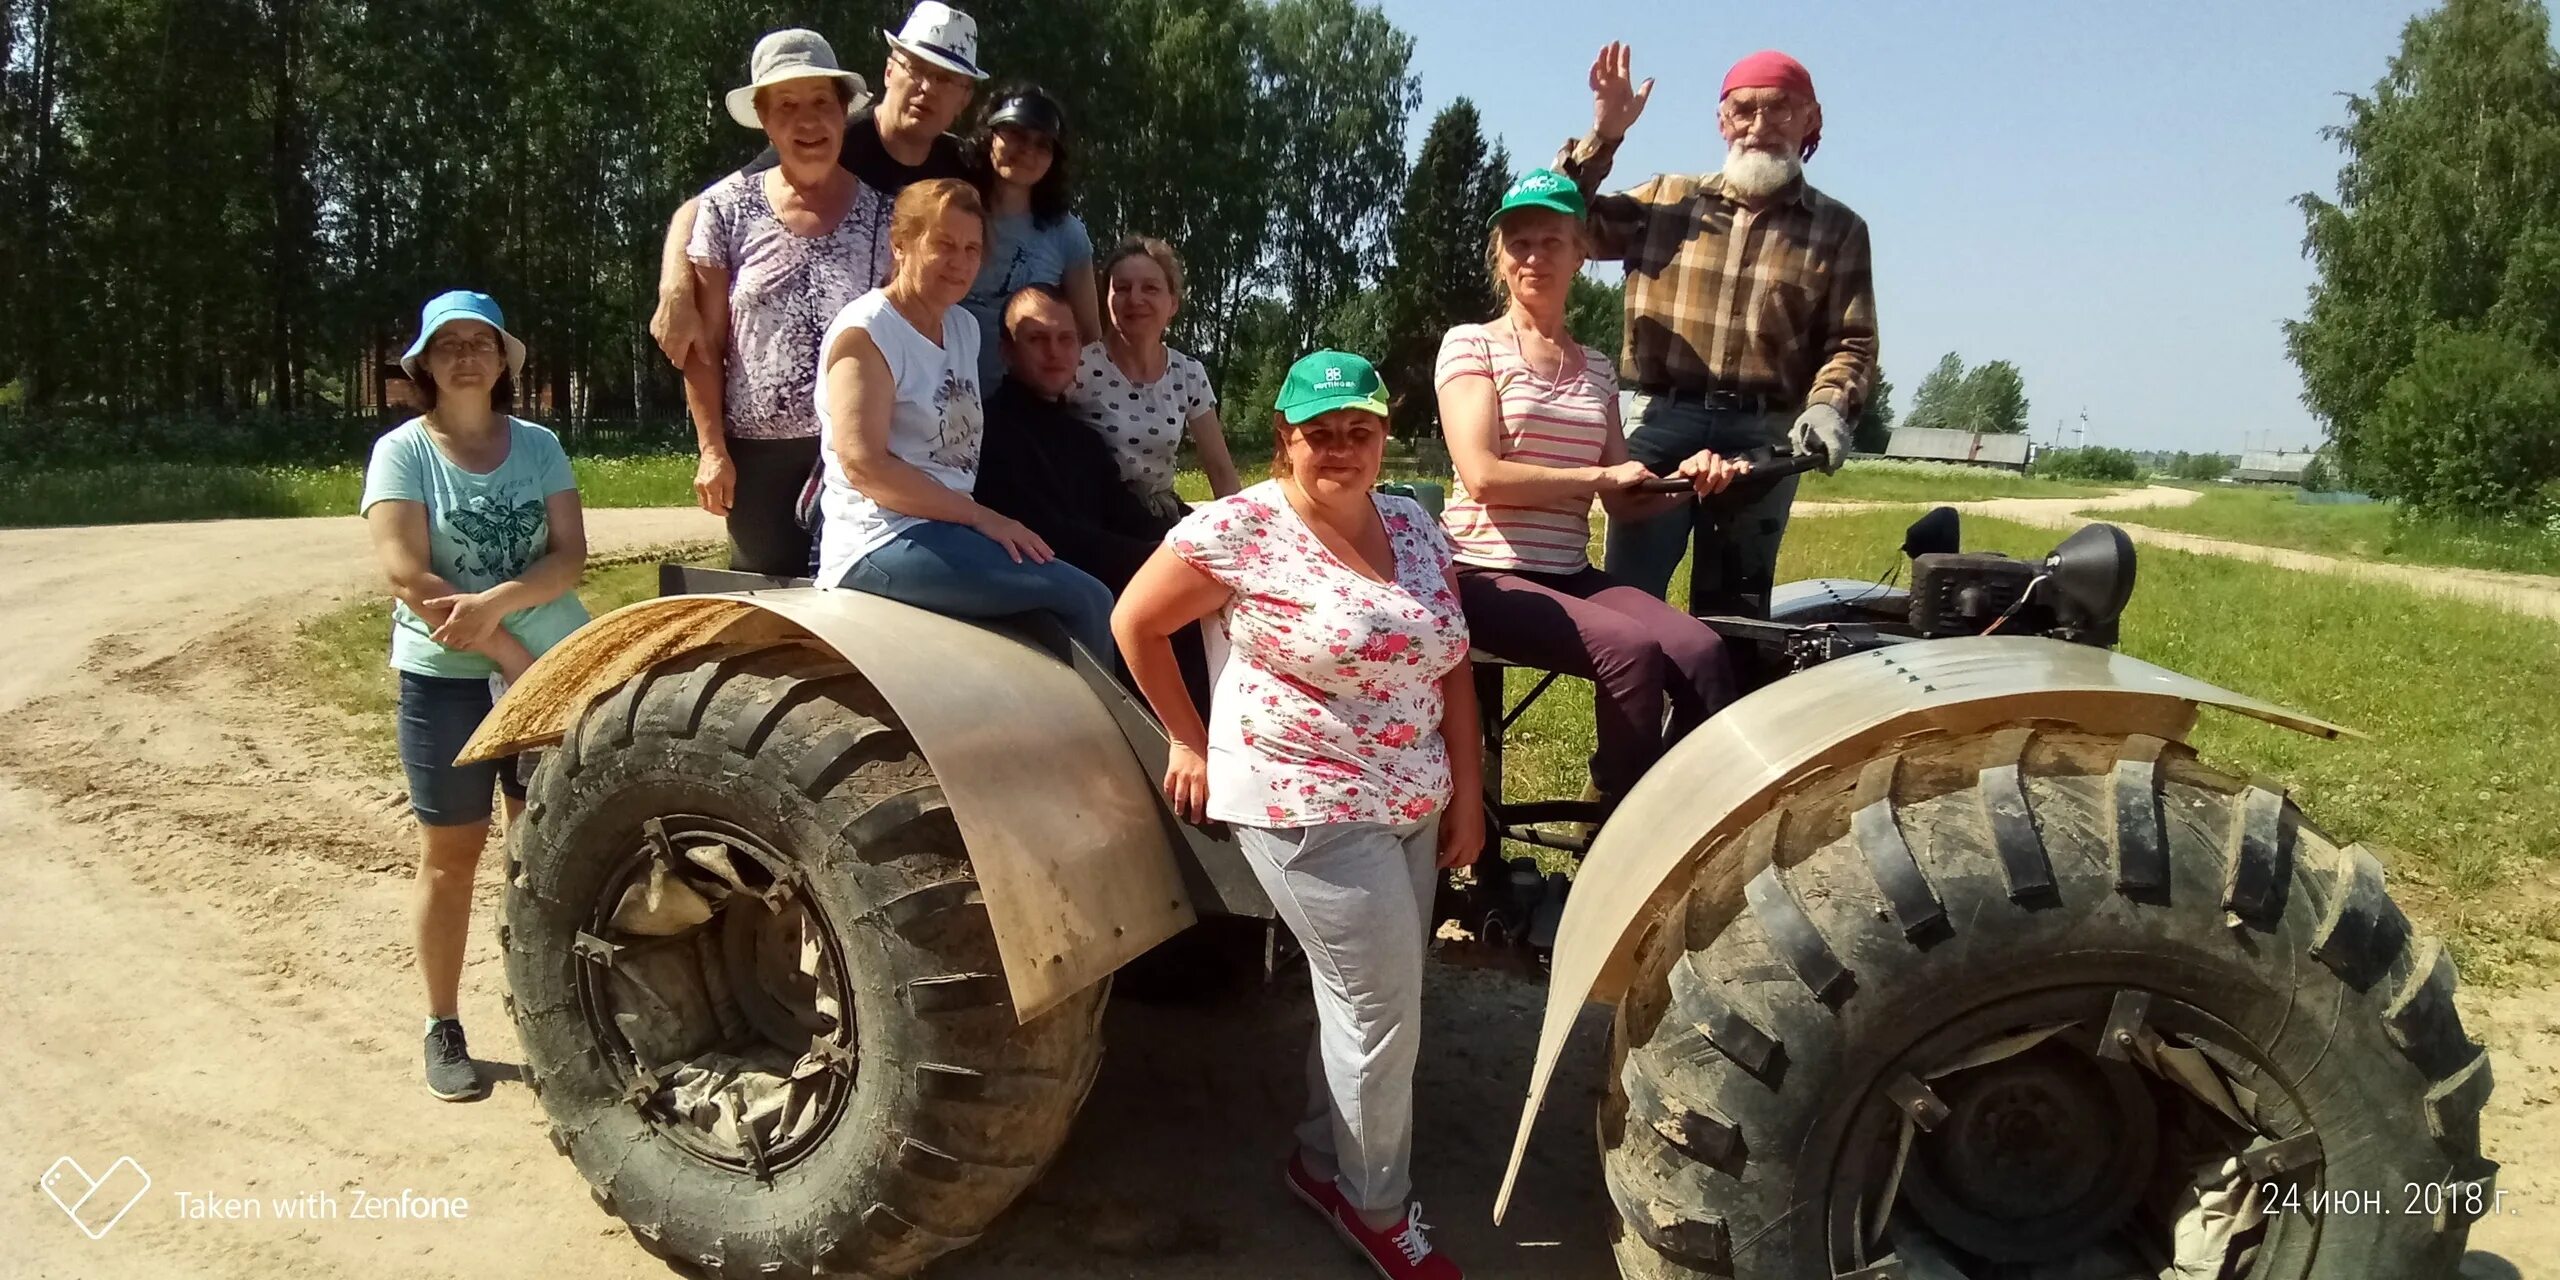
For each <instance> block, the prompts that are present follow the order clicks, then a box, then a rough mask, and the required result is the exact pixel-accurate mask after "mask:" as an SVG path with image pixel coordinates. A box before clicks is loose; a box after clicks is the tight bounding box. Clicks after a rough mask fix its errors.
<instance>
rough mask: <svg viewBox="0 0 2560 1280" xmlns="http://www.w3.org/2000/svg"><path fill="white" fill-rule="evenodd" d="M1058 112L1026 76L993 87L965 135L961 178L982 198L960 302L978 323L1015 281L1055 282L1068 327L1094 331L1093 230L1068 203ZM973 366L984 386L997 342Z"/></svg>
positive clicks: (998, 306)
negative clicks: (979, 253)
mask: <svg viewBox="0 0 2560 1280" xmlns="http://www.w3.org/2000/svg"><path fill="white" fill-rule="evenodd" d="M1066 130H1067V118H1066V113H1065V111H1063V110H1062V109H1060V107H1059V106H1058V100H1057V99H1055V98H1052V97H1050V96H1049V95H1048V94H1047V93H1046V92H1044V91H1042V90H1041V89H1039V88H1037V87H1035V86H1029V85H1022V86H1015V87H1011V88H1008V89H1006V90H1004V91H1003V92H1001V93H998V94H997V95H996V98H995V104H994V106H993V107H992V108H990V109H989V110H988V112H987V118H986V120H985V122H983V123H982V124H980V125H979V126H978V131H977V133H976V134H975V135H973V136H972V137H971V138H970V139H969V150H968V161H969V169H970V174H969V178H970V181H971V182H973V183H975V184H976V185H977V188H978V191H979V194H981V195H982V196H984V197H985V199H986V202H987V260H986V265H985V266H983V267H981V268H980V269H979V271H978V282H977V283H976V284H975V285H972V286H971V287H970V289H969V297H968V300H967V301H965V302H963V303H961V305H962V306H964V307H967V308H968V309H969V314H971V315H973V316H976V317H977V318H978V330H979V332H981V333H985V334H995V333H998V332H1001V331H1002V330H1003V327H1004V325H1003V319H1004V307H1005V303H1006V302H1007V301H1009V300H1011V299H1012V297H1013V295H1014V294H1015V293H1017V292H1020V291H1021V290H1022V289H1024V288H1026V287H1028V286H1031V285H1035V284H1046V285H1055V286H1057V287H1058V289H1059V290H1060V291H1061V292H1063V293H1065V294H1066V295H1067V305H1068V307H1069V308H1071V309H1072V310H1073V311H1074V312H1075V317H1076V334H1077V336H1078V337H1080V338H1082V339H1083V340H1084V341H1085V342H1088V343H1091V342H1099V341H1101V340H1102V304H1101V302H1100V301H1099V298H1098V295H1097V293H1096V292H1095V290H1094V285H1093V237H1092V236H1090V235H1088V234H1087V233H1086V232H1085V228H1084V219H1082V218H1079V217H1077V216H1076V215H1075V214H1074V213H1073V212H1071V211H1069V209H1068V204H1069V196H1068V192H1067V141H1066ZM978 367H979V373H980V374H981V375H982V376H983V378H984V379H985V380H984V382H983V384H982V385H984V386H989V387H992V386H994V385H995V384H996V383H997V382H998V381H1000V380H1001V379H1002V378H1003V376H1004V357H1003V355H1002V354H1001V344H999V343H997V342H994V341H989V342H987V343H986V344H984V345H983V346H982V347H981V348H980V351H979V361H978Z"/></svg>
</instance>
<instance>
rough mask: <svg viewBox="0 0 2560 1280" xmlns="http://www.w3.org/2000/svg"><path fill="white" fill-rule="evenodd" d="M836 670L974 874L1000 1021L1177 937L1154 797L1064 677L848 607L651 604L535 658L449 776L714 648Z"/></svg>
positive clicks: (746, 598)
mask: <svg viewBox="0 0 2560 1280" xmlns="http://www.w3.org/2000/svg"><path fill="white" fill-rule="evenodd" d="M781 643H798V644H805V645H810V646H813V647H815V648H818V649H821V650H824V651H827V652H831V653H833V654H835V655H836V656H838V657H840V658H842V659H843V660H844V661H846V662H848V663H851V664H852V665H853V666H854V668H855V669H856V670H859V671H860V672H861V673H862V675H863V678H864V679H866V680H868V681H870V682H871V686H872V687H873V688H874V689H876V690H878V691H879V693H880V696H881V698H882V699H883V700H885V701H886V702H887V703H888V704H889V708H890V710H892V711H894V712H895V713H896V714H897V717H898V719H899V721H900V722H901V723H902V724H904V725H905V727H906V729H907V732H908V733H909V734H910V735H912V736H913V737H914V739H915V743H916V747H917V749H918V750H920V751H922V752H923V753H924V758H925V760H926V762H927V763H929V764H931V765H932V766H933V772H934V776H935V779H936V780H937V781H938V782H939V783H940V784H941V787H942V794H943V799H944V800H945V802H946V803H947V804H948V805H949V806H950V809H951V816H952V820H953V821H954V822H955V823H956V824H957V825H958V826H959V828H960V837H961V840H962V841H963V842H964V843H965V844H966V846H967V848H968V851H969V861H970V864H971V866H972V867H973V868H974V869H975V870H976V872H977V877H978V885H979V889H980V891H981V895H982V896H983V898H984V899H985V902H986V907H987V917H988V921H989V923H990V924H991V925H992V926H993V927H994V930H995V935H996V948H997V951H998V952H999V954H1000V955H1001V956H1002V957H1003V960H1004V971H1005V974H1004V976H1005V981H1006V984H1007V985H1008V986H1009V987H1010V988H1011V990H1012V993H1013V1003H1014V1012H1015V1016H1017V1017H1018V1018H1020V1019H1021V1020H1023V1021H1026V1022H1027V1021H1029V1020H1031V1019H1032V1018H1034V1017H1037V1016H1039V1015H1040V1014H1041V1013H1042V1012H1044V1011H1046V1010H1048V1009H1050V1008H1052V1007H1054V1006H1055V1005H1057V1003H1058V1002H1059V1001H1062V1000H1064V999H1066V998H1067V997H1069V996H1071V995H1074V994H1075V993H1076V992H1078V991H1081V990H1083V989H1084V988H1086V987H1088V986H1091V985H1092V984H1093V983H1095V982H1098V981H1100V980H1101V979H1103V978H1104V977H1106V976H1108V975H1109V974H1111V973H1112V972H1113V971H1114V970H1116V969H1118V968H1119V967H1120V966H1121V965H1123V964H1126V963H1127V962H1128V961H1130V960H1131V959H1134V958H1136V957H1137V956H1138V955H1139V954H1141V953H1143V952H1145V951H1146V950H1147V949H1148V948H1150V947H1153V946H1154V945H1156V944H1157V943H1159V942H1162V941H1164V940H1165V939H1167V938H1170V937H1172V936H1173V935H1174V934H1177V933H1180V932H1181V931H1182V930H1184V929H1186V928H1189V927H1190V926H1191V923H1192V920H1193V914H1192V906H1191V899H1190V895H1189V894H1188V893H1187V892H1186V891H1185V890H1184V888H1183V884H1182V878H1181V875H1180V873H1179V871H1178V870H1177V868H1176V866H1175V863H1174V855H1173V847H1172V845H1171V843H1170V842H1169V841H1168V840H1167V839H1166V835H1165V831H1166V825H1165V822H1164V819H1163V817H1162V815H1161V813H1160V812H1159V808H1158V805H1157V802H1156V798H1155V787H1154V785H1153V784H1152V782H1151V780H1150V779H1149V778H1148V776H1147V773H1146V771H1145V770H1144V769H1143V768H1142V767H1141V766H1140V765H1139V763H1138V759H1137V757H1136V756H1135V755H1134V754H1132V753H1131V751H1130V749H1129V744H1128V741H1127V740H1126V739H1124V738H1123V737H1121V735H1120V731H1119V728H1118V726H1117V725H1116V724H1114V722H1113V721H1112V719H1111V715H1110V713H1109V712H1108V711H1106V710H1105V709H1104V708H1103V706H1102V704H1101V702H1100V701H1099V700H1097V699H1096V698H1095V697H1094V695H1093V691H1092V690H1091V689H1089V688H1087V687H1086V686H1085V684H1084V682H1083V681H1082V680H1080V679H1078V678H1077V676H1076V674H1075V672H1074V670H1073V669H1071V668H1070V667H1068V666H1067V665H1066V664H1065V663H1062V662H1060V661H1058V660H1057V659H1056V658H1055V657H1053V656H1051V655H1050V654H1048V653H1046V652H1044V651H1042V650H1040V649H1038V648H1036V647H1034V646H1032V645H1030V644H1026V643H1024V642H1023V641H1021V640H1017V639H1015V638H1013V637H1011V636H1008V635H1004V634H1001V633H999V632H995V631H991V630H988V629H987V628H984V627H979V626H975V625H972V624H970V623H967V622H961V621H958V620H956V619H952V618H947V617H944V616H942V615H940V614H936V613H930V612H927V611H925V610H923V609H917V608H914V607H911V606H908V605H903V604H899V603H898V602H896V601H894V600H888V599H884V598H882V597H879V596H873V595H865V594H862V593H860V592H852V591H822V590H818V589H816V588H807V587H803V588H795V589H790V590H781V591H757V592H752V593H740V594H733V595H698V596H666V597H662V598H660V599H656V600H644V601H641V602H640V603H638V604H634V605H631V606H628V607H626V608H622V609H617V610H615V611H614V612H612V613H609V614H606V615H605V616H604V617H601V618H598V619H596V620H595V621H593V622H590V623H588V624H587V625H586V626H584V627H581V628H579V629H578V631H577V633H576V634H574V635H571V636H570V637H569V638H568V639H566V640H564V641H562V642H560V644H559V645H558V646H556V647H554V648H553V649H552V651H551V652H549V653H547V654H545V655H543V657H542V660H541V661H539V662H536V663H535V664H534V665H533V668H532V670H530V671H527V672H526V673H525V674H524V676H523V678H521V679H519V680H517V681H516V683H515V685H514V686H513V687H512V688H510V689H509V690H508V691H507V695H506V697H504V698H503V699H501V700H500V701H499V703H498V705H497V706H496V707H495V708H494V709H492V710H491V712H490V713H489V717H488V719H486V720H485V721H483V722H482V723H481V726H480V731H479V732H478V733H477V734H475V735H473V737H472V739H471V742H470V744H469V745H468V746H466V747H465V748H464V749H463V754H462V759H464V760H465V761H470V760H485V759H489V758H492V757H496V756H502V755H506V754H509V753H511V752H515V751H519V750H523V749H525V748H527V747H538V746H546V745H549V744H552V743H556V742H558V741H560V739H561V737H562V735H563V734H565V733H566V732H567V731H568V729H569V727H570V726H571V724H573V723H574V722H575V721H576V719H577V717H578V716H579V715H580V714H582V713H583V712H584V711H585V710H586V708H587V706H588V704H589V703H591V702H593V701H594V700H595V699H597V698H599V697H602V696H603V695H605V694H607V693H610V692H612V691H613V690H614V689H616V688H619V687H621V685H622V684H623V683H624V682H625V681H628V680H630V679H631V678H632V677H633V676H636V675H639V674H640V673H641V672H643V671H646V670H648V669H649V668H651V667H653V666H656V665H658V664H659V663H662V662H666V661H668V660H670V659H673V658H677V657H680V656H682V655H684V654H687V653H691V652H693V651H695V650H698V649H702V648H706V647H708V646H711V645H715V644H747V645H758V644H781Z"/></svg>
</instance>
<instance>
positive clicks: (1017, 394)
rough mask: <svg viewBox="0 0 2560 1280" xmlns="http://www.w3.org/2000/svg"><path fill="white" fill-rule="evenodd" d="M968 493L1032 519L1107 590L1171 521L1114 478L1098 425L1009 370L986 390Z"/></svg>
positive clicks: (1132, 572)
mask: <svg viewBox="0 0 2560 1280" xmlns="http://www.w3.org/2000/svg"><path fill="white" fill-rule="evenodd" d="M974 496H975V497H976V498H977V500H978V502H979V503H980V505H983V506H985V507H988V508H989V509H991V510H994V511H998V512H1002V513H1003V514H1005V515H1008V516H1011V517H1013V518H1014V519H1016V520H1019V521H1021V522H1022V523H1023V524H1025V525H1028V526H1030V529H1031V531H1032V532H1033V533H1036V534H1039V535H1040V537H1041V538H1042V539H1043V540H1044V541H1046V542H1047V543H1048V544H1049V546H1050V548H1051V549H1052V550H1054V551H1056V552H1057V553H1058V558H1059V559H1061V560H1064V561H1066V562H1067V563H1068V564H1071V565H1074V566H1075V567H1077V568H1079V569H1082V570H1084V571H1085V572H1086V573H1089V574H1092V575H1093V576H1094V577H1096V578H1099V579H1101V580H1102V584H1103V585H1104V586H1107V587H1109V588H1111V592H1112V594H1113V595H1118V594H1119V593H1120V591H1121V590H1122V589H1123V588H1125V587H1127V586H1128V585H1129V579H1130V578H1132V577H1134V576H1136V574H1137V572H1138V566H1139V565H1142V564H1144V563H1146V560H1147V557H1148V556H1150V555H1153V554H1154V553H1155V549H1156V547H1157V546H1158V545H1159V544H1161V543H1162V542H1163V541H1164V534H1165V530H1167V529H1170V528H1172V527H1173V521H1171V520H1167V519H1164V518H1161V517H1159V516H1157V515H1155V514H1154V513H1152V512H1150V511H1148V510H1147V507H1146V504H1145V503H1143V502H1140V501H1139V500H1138V496H1137V495H1136V494H1134V493H1131V492H1130V491H1129V487H1128V486H1127V485H1125V484H1122V483H1121V482H1120V466H1119V464H1118V463H1117V462H1115V461H1113V460H1112V457H1111V446H1110V445H1109V444H1108V443H1106V442H1104V440H1103V438H1102V436H1101V435H1100V433H1098V432H1096V431H1095V430H1094V429H1093V428H1092V427H1090V426H1087V425H1086V424H1085V422H1084V420H1083V419H1081V418H1079V417H1077V416H1076V415H1075V414H1074V413H1073V412H1071V411H1069V410H1068V408H1067V406H1066V403H1065V402H1064V401H1060V400H1044V399H1042V398H1041V397H1040V395H1039V394H1038V393H1037V392H1034V391H1033V390H1031V389H1030V388H1029V387H1026V386H1024V385H1022V384H1021V383H1020V382H1017V381H1015V380H1014V379H1013V378H1011V377H1007V378H1006V379H1005V380H1004V381H1003V382H1002V383H1001V384H999V385H998V386H997V387H996V390H995V394H993V395H991V396H989V397H987V408H986V428H985V435H984V436H983V437H981V440H980V443H979V446H978V487H977V490H976V493H975V495H974Z"/></svg>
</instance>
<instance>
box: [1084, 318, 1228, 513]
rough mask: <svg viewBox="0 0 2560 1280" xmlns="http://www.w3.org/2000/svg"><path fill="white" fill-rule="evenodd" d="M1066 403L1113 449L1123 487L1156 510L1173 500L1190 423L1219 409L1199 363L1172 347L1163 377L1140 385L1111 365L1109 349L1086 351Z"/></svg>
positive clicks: (1096, 347) (1167, 351)
mask: <svg viewBox="0 0 2560 1280" xmlns="http://www.w3.org/2000/svg"><path fill="white" fill-rule="evenodd" d="M1067 402H1068V404H1069V405H1071V406H1072V407H1073V408H1074V409H1075V411H1076V416H1078V417H1080V418H1083V419H1084V420H1085V421H1086V422H1088V423H1090V424H1092V426H1093V429H1094V430H1095V431H1098V432H1100V433H1101V434H1102V438H1103V440H1104V441H1105V442H1107V443H1108V444H1110V446H1111V453H1112V456H1113V458H1115V459H1116V460H1117V461H1118V462H1119V464H1120V481H1121V483H1123V484H1126V485H1128V486H1129V489H1130V491H1131V492H1133V493H1135V494H1137V495H1138V496H1139V497H1141V498H1144V499H1147V500H1148V502H1149V503H1150V505H1155V504H1158V503H1163V502H1169V501H1170V500H1171V498H1172V495H1173V472H1174V451H1175V450H1176V449H1178V448H1179V447H1180V446H1181V444H1182V440H1183V437H1184V436H1185V435H1186V434H1187V433H1188V431H1189V428H1190V423H1191V420H1192V419H1193V418H1196V417H1199V416H1200V414H1201V412H1202V411H1203V410H1208V409H1215V408H1217V407H1218V394H1217V392H1216V391H1214V390H1212V389H1211V388H1210V386H1209V371H1208V370H1207V369H1206V368H1204V367H1202V365H1201V364H1200V362H1199V361H1197V360H1194V359H1192V358H1191V357H1189V356H1187V355H1184V354H1182V353H1181V352H1179V351H1175V350H1173V349H1172V348H1170V347H1168V348H1166V349H1165V366H1164V376H1163V377H1161V378H1158V379H1156V380H1155V381H1153V382H1147V383H1140V382H1133V381H1131V380H1130V378H1129V375H1127V374H1125V373H1122V372H1121V371H1120V366H1118V365H1115V364H1113V363H1111V352H1110V350H1109V348H1107V347H1105V346H1103V344H1101V343H1099V342H1097V343H1094V344H1093V345H1091V346H1088V347H1086V348H1085V349H1084V357H1083V359H1082V360H1081V361H1080V362H1079V363H1078V364H1077V366H1076V385H1075V388H1074V389H1073V390H1071V391H1069V392H1068V393H1067Z"/></svg>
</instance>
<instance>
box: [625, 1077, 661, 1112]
mask: <svg viewBox="0 0 2560 1280" xmlns="http://www.w3.org/2000/svg"><path fill="white" fill-rule="evenodd" d="M665 1087H666V1086H665V1083H664V1082H663V1081H660V1080H659V1079H658V1073H657V1072H655V1071H651V1070H650V1069H648V1068H647V1067H642V1068H640V1069H638V1070H637V1071H634V1072H632V1073H631V1080H630V1082H629V1083H628V1084H625V1085H624V1086H623V1087H622V1100H623V1101H624V1102H626V1103H629V1104H630V1105H631V1107H632V1109H633V1110H635V1111H642V1112H645V1111H647V1110H648V1109H649V1103H650V1102H651V1101H653V1100H654V1099H656V1098H657V1096H658V1091H659V1090H660V1089H663V1088H665Z"/></svg>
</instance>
